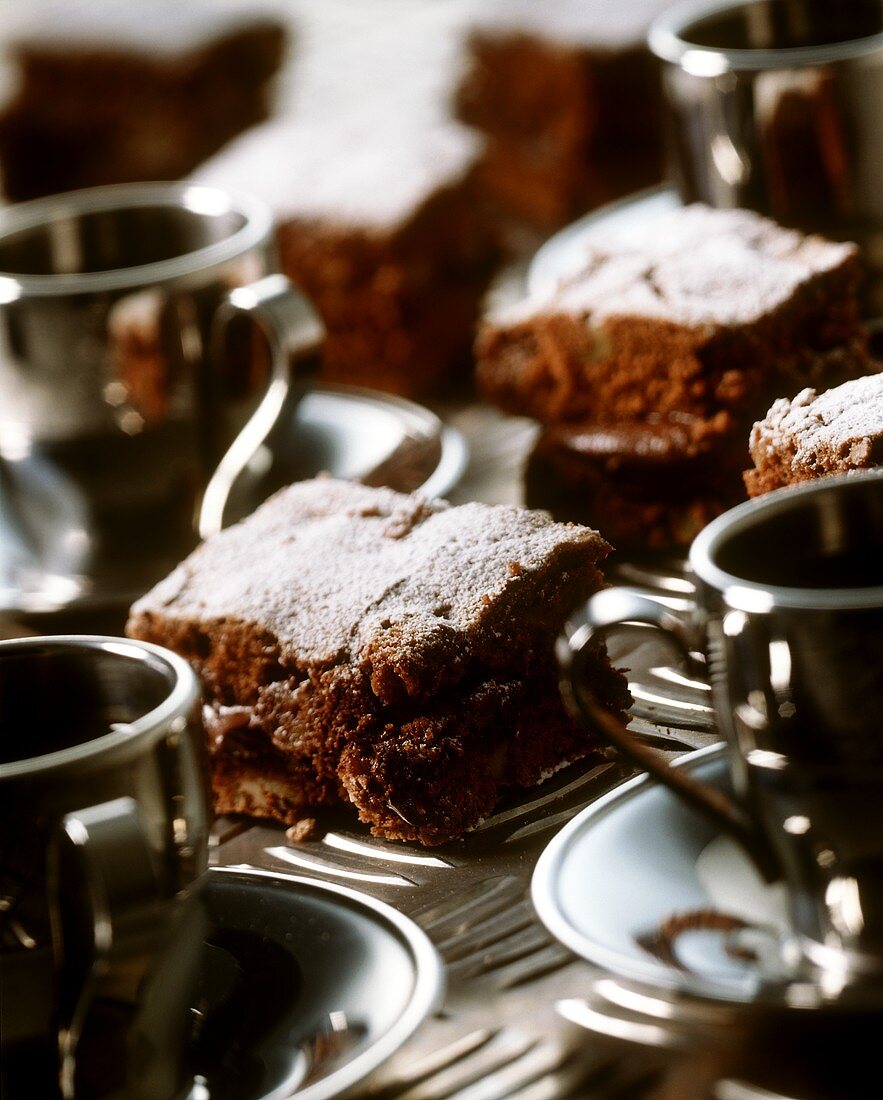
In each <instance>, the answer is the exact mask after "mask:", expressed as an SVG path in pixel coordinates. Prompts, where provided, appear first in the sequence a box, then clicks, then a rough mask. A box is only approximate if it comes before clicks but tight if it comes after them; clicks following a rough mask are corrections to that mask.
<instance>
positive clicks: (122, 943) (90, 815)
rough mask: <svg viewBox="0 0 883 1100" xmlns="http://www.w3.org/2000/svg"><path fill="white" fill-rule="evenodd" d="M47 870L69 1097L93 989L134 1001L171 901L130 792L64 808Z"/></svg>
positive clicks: (160, 942) (118, 1054)
mask: <svg viewBox="0 0 883 1100" xmlns="http://www.w3.org/2000/svg"><path fill="white" fill-rule="evenodd" d="M49 871H50V909H51V919H52V939H53V949H54V951H55V954H56V960H57V970H58V972H59V975H60V981H59V985H60V988H59V1009H60V1017H61V1018H60V1021H59V1024H60V1030H59V1056H60V1083H61V1089H62V1094H63V1095H64V1097H65V1098H67V1097H73V1096H74V1093H75V1078H76V1064H77V1048H78V1045H79V1043H80V1039H81V1037H82V1035H83V1031H84V1027H85V1024H86V1021H87V1018H88V1016H89V1012H90V1009H91V1007H92V1005H93V1002H94V1000H95V996H96V993H97V992H98V991H99V989H100V991H101V994H102V996H107V997H109V998H112V999H113V1000H114V1001H115V1002H121V1003H129V1004H132V1005H134V1003H135V1000H136V997H137V993H138V987H139V986H140V984H141V982H142V981H143V979H144V977H145V976H146V975H147V973H148V971H149V969H150V967H151V966H152V964H153V963H154V961H155V960H156V957H157V954H158V952H159V950H160V949H161V947H162V946H163V943H164V940H165V938H166V936H167V934H168V931H169V927H170V917H171V915H172V910H173V906H174V903H173V899H170V898H169V896H168V889H167V887H166V884H165V883H164V881H163V875H162V870H161V868H160V867H158V866H157V861H156V857H155V855H154V852H153V849H152V847H151V846H150V843H149V842H148V839H147V835H146V832H145V829H144V825H143V823H142V820H141V814H140V810H139V807H138V803H137V802H136V801H135V800H134V799H132V798H117V799H113V800H112V801H110V802H104V803H102V804H100V805H98V806H92V807H90V808H88V809H83V810H77V811H76V812H74V813H70V814H68V815H67V816H66V817H65V818H64V819H63V821H62V823H61V831H60V834H59V836H58V838H57V840H56V843H55V844H54V845H53V846H52V848H51V850H50V864H49ZM75 897H77V898H78V899H82V901H83V902H84V903H85V904H79V905H78V904H76V902H75V900H74V898H75ZM107 1056H108V1058H113V1057H119V1058H120V1059H122V1058H123V1057H124V1053H123V1051H119V1052H117V1051H113V1052H111V1051H108V1052H107Z"/></svg>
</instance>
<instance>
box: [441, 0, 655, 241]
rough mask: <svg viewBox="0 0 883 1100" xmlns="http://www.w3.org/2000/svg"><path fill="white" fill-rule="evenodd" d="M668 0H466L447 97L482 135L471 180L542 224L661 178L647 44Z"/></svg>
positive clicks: (502, 203)
mask: <svg viewBox="0 0 883 1100" xmlns="http://www.w3.org/2000/svg"><path fill="white" fill-rule="evenodd" d="M667 4H668V0H618V2H616V3H611V2H610V0H543V3H537V2H536V0H472V2H471V3H469V4H467V8H468V17H467V20H466V22H467V29H468V33H467V51H466V52H467V60H466V65H465V67H464V69H465V71H464V74H463V77H462V80H461V83H460V86H459V88H458V90H457V94H456V98H455V104H456V109H457V111H458V114H459V117H460V118H462V119H463V120H464V121H466V122H468V123H470V124H471V125H473V126H475V127H476V128H477V129H478V130H480V131H481V132H482V133H483V134H484V135H485V136H486V138H487V145H486V148H485V152H484V155H483V157H482V162H481V168H480V172H479V180H480V183H481V186H482V189H483V192H484V193H485V194H486V195H487V197H488V198H489V199H491V200H492V201H493V202H494V203H495V204H496V205H498V206H499V207H500V208H501V209H503V210H504V211H506V212H508V213H510V214H511V215H514V216H515V217H516V218H521V219H525V220H526V221H527V222H529V223H530V224H532V225H534V226H537V227H539V228H545V229H548V228H550V227H553V226H555V225H560V224H562V223H563V222H564V221H566V220H567V219H568V218H570V217H573V216H574V215H575V214H577V213H579V212H580V211H583V210H587V209H589V208H591V207H592V206H597V205H598V204H599V203H602V202H608V201H610V200H611V199H614V198H616V197H618V196H620V195H625V194H628V193H629V192H631V191H635V190H638V189H640V188H641V187H647V186H649V185H650V184H652V183H655V182H656V181H658V180H660V179H661V178H662V119H661V114H660V109H659V104H660V102H661V88H660V84H659V74H658V68H657V65H656V64H655V62H654V59H653V58H652V57H651V55H650V51H649V50H648V48H647V45H646V37H647V31H648V28H649V26H650V23H651V21H652V20H653V18H654V16H656V15H658V14H659V12H660V11H662V10H663V9H664V8H665V7H666V6H667Z"/></svg>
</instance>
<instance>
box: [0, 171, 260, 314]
mask: <svg viewBox="0 0 883 1100" xmlns="http://www.w3.org/2000/svg"><path fill="white" fill-rule="evenodd" d="M149 206H167V207H170V208H177V209H182V208H183V209H186V210H190V211H191V212H192V213H194V214H222V213H226V212H228V211H231V212H236V213H240V214H241V215H242V216H243V217H244V218H245V223H244V225H243V226H242V227H241V228H240V229H237V230H236V231H235V232H233V233H231V234H230V236H228V237H225V238H224V240H222V241H215V242H214V243H212V244H208V245H204V246H203V247H201V248H197V249H193V250H192V251H190V252H183V253H181V255H179V256H172V257H170V258H169V259H165V260H155V261H153V262H152V263H146V264H137V265H135V266H132V267H118V268H110V269H109V270H107V271H86V272H69V273H58V274H47V275H33V274H27V273H24V272H15V271H4V270H2V269H0V305H4V304H7V303H9V302H13V301H15V300H16V299H18V298H20V297H24V296H30V297H54V296H58V295H70V294H89V293H97V292H102V291H114V290H131V289H132V288H134V287H142V286H148V285H152V284H154V283H162V282H168V281H172V280H175V279H179V278H181V277H186V276H189V275H193V274H195V273H198V272H201V271H207V270H210V269H212V268H214V267H216V266H217V265H219V264H223V263H227V262H229V261H230V260H234V259H236V258H237V257H239V256H242V255H243V254H245V253H246V252H249V251H250V250H251V249H252V248H254V247H256V246H258V245H260V244H262V243H263V242H264V241H266V240H267V239H268V238H269V237H270V235H271V233H272V229H273V214H272V211H271V210H270V208H269V206H267V205H266V204H265V203H264V202H262V201H261V200H260V199H258V198H255V197H254V196H253V195H246V194H242V193H238V192H233V191H227V190H224V189H222V188H220V187H214V186H208V185H206V184H202V183H187V182H181V183H174V182H173V183H120V184H113V185H109V186H104V187H89V188H86V189H84V190H81V191H69V192H66V193H64V194H61V195H49V196H47V197H46V198H41V199H33V200H31V201H30V202H23V203H17V204H15V205H13V206H10V207H8V208H7V209H5V210H2V211H0V243H2V241H3V240H4V239H5V238H6V237H7V236H8V235H10V234H13V233H18V232H21V231H23V230H27V229H34V228H36V227H38V226H40V225H49V224H51V223H52V222H57V221H60V220H61V219H63V218H71V217H79V216H81V215H83V214H93V213H98V212H101V211H105V210H122V209H125V208H127V207H131V208H138V207H149Z"/></svg>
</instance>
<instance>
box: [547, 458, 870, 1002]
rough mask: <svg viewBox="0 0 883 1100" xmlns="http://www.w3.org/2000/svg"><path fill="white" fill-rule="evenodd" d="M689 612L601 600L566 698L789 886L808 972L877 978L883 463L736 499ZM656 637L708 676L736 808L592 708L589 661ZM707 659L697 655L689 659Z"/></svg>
mask: <svg viewBox="0 0 883 1100" xmlns="http://www.w3.org/2000/svg"><path fill="white" fill-rule="evenodd" d="M689 561H690V566H691V569H692V571H693V574H694V577H695V581H696V608H695V611H694V612H693V613H692V615H691V616H689V617H687V618H681V617H678V616H676V615H674V614H673V613H672V612H670V611H668V610H667V609H666V608H664V607H663V606H662V605H661V604H660V603H658V602H656V601H654V600H652V599H650V598H648V596H647V595H645V594H642V593H641V592H640V590H637V589H631V588H609V589H606V590H605V591H603V592H600V593H598V594H596V595H595V596H593V597H592V598H591V599H590V600H589V603H588V605H587V606H586V608H585V609H584V612H583V613H582V614H581V616H580V617H579V618H578V619H577V620H575V621H574V622H573V623H572V624H571V626H570V628H569V629H568V632H567V636H566V637H565V638H562V640H561V642H560V643H559V657H560V659H561V662H562V687H563V690H564V693H565V697H566V699H567V701H568V703H569V705H570V706H571V708H572V709H573V710H574V712H575V713H576V714H577V715H579V716H580V717H581V718H582V719H583V720H584V721H588V722H589V723H590V724H592V725H593V726H594V727H596V728H598V729H600V732H601V733H602V734H603V735H604V736H606V737H607V739H608V740H610V741H611V742H612V743H613V744H615V745H616V746H617V747H618V748H619V749H621V750H622V751H623V752H624V753H625V754H626V755H627V756H628V757H629V758H631V759H632V760H633V761H634V762H636V763H637V764H638V765H639V766H640V767H642V768H644V769H646V770H648V771H650V772H651V773H652V774H653V775H654V776H655V777H656V778H657V779H659V780H660V781H661V782H663V783H665V784H667V785H668V786H669V787H671V788H672V790H674V791H675V793H677V794H678V795H679V796H681V797H682V798H684V799H685V800H687V801H688V802H689V803H690V804H691V805H692V806H693V807H694V808H696V809H698V810H700V811H701V812H703V813H705V814H706V815H709V816H711V817H712V818H713V819H714V820H715V821H716V822H718V823H719V824H721V825H722V826H723V827H724V828H725V829H727V830H728V831H729V832H731V833H732V834H734V835H735V836H736V837H737V838H738V839H739V840H741V841H742V842H743V844H744V845H745V846H746V847H747V848H748V850H749V852H750V853H751V854H752V855H753V856H754V858H755V860H756V862H757V863H758V865H759V866H760V868H761V870H762V871H763V872H764V873H765V874H766V876H767V877H768V878H769V879H773V878H776V877H782V878H784V880H785V883H786V885H787V887H788V892H789V896H790V904H791V916H792V923H793V929H794V933H795V939H796V942H797V943H798V945H799V946H800V948H801V950H802V953H803V956H804V957H805V958H806V959H808V960H809V961H810V963H811V964H814V965H817V966H819V967H823V968H826V969H827V970H828V971H829V972H830V973H835V972H836V973H838V974H840V975H843V976H845V978H849V977H850V976H851V975H853V976H855V977H856V978H858V976H860V975H862V974H868V973H870V974H872V975H874V976H875V977H874V979H873V980H874V981H875V982H876V983H879V982H880V981H881V980H883V719H881V714H883V471H876V472H872V473H863V474H855V475H849V476H846V477H838V478H830V479H823V480H820V481H816V482H812V483H809V484H806V485H804V486H800V487H797V488H791V489H785V490H780V491H779V492H776V493H771V494H769V495H767V496H763V497H760V498H758V499H756V500H752V501H749V502H747V503H745V504H741V505H739V506H738V507H736V508H733V509H732V510H731V511H729V512H727V513H726V514H725V515H723V516H721V517H720V518H718V519H716V520H715V521H714V522H713V523H711V524H710V525H709V526H708V527H706V528H705V530H704V531H702V532H701V533H700V534H699V535H698V537H697V538H696V539H695V541H694V542H693V545H692V547H691V549H690V557H689ZM626 622H629V623H645V624H649V625H651V626H653V627H656V628H658V629H659V630H662V631H663V632H664V633H665V634H666V636H667V637H668V638H669V639H671V640H672V641H673V642H674V643H676V645H677V646H678V647H679V649H680V651H681V653H682V654H686V655H687V659H688V661H689V662H690V663H691V664H692V665H694V666H695V668H696V670H697V672H696V674H697V675H699V676H703V675H704V676H706V677H707V678H708V680H709V681H710V683H711V688H712V694H713V702H714V710H715V715H716V719H717V723H718V728H719V729H720V732H721V733H722V734H723V735H724V737H725V738H726V741H727V743H728V746H729V764H730V771H731V776H732V781H733V786H734V791H735V795H734V797H733V798H732V799H730V798H728V797H726V796H724V795H723V794H721V793H720V792H719V791H715V790H711V789H708V788H705V787H704V786H702V785H701V784H700V783H699V782H698V781H696V780H695V779H693V778H691V777H690V776H687V775H685V774H684V773H683V769H672V768H670V767H669V766H668V764H667V763H666V761H665V760H664V759H663V758H662V757H660V756H659V755H658V754H656V753H655V752H653V750H651V749H648V748H646V747H643V746H639V745H637V744H636V743H635V742H634V741H633V740H632V739H631V737H630V736H629V734H628V733H627V732H626V730H625V729H624V728H623V727H622V726H621V725H620V724H619V723H618V722H616V721H614V720H613V719H611V718H610V717H609V716H608V715H606V714H605V713H604V712H603V711H600V710H599V708H598V707H597V705H596V704H594V703H593V701H592V699H591V697H590V695H589V694H588V692H587V691H586V690H585V688H584V687H583V683H582V655H583V654H584V653H586V652H587V647H591V645H592V644H593V639H595V638H596V637H597V636H600V635H603V633H604V632H605V631H606V630H608V629H609V628H610V627H612V626H614V625H616V624H621V623H626ZM697 652H698V653H701V654H702V655H703V660H701V661H700V660H698V659H697V657H696V654H697Z"/></svg>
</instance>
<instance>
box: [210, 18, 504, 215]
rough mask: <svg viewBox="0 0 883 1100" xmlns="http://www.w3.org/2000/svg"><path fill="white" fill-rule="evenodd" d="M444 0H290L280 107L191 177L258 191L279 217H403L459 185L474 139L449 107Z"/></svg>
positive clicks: (451, 58)
mask: <svg viewBox="0 0 883 1100" xmlns="http://www.w3.org/2000/svg"><path fill="white" fill-rule="evenodd" d="M447 7H448V6H447V5H446V4H438V5H436V4H424V3H420V4H416V3H407V2H403V0H385V2H384V3H383V4H381V5H379V6H378V5H376V4H361V3H358V2H353V0H349V2H346V3H342V2H340V0H321V2H319V3H317V2H316V0H290V4H289V8H288V10H289V11H290V14H291V18H292V24H293V27H294V34H295V37H296V40H297V58H296V63H295V64H294V65H292V66H291V68H290V70H289V71H288V73H287V74H286V80H285V82H284V83H283V85H282V87H281V88H280V92H279V112H278V114H279V117H278V118H276V119H274V120H271V121H270V122H268V123H266V124H265V125H263V126H260V127H256V128H255V129H253V130H251V131H249V132H248V133H246V134H244V135H242V136H241V137H240V138H238V139H237V140H235V141H233V142H231V143H230V144H229V145H228V146H226V147H225V148H224V149H222V150H221V151H220V153H218V154H217V155H216V156H215V157H213V158H212V159H211V160H209V161H208V162H207V163H206V164H205V165H203V166H202V167H201V168H199V169H198V170H197V172H196V173H195V178H196V179H198V180H199V181H200V182H205V183H211V184H216V185H217V186H220V187H226V188H228V189H232V190H238V191H245V192H247V193H250V194H254V195H257V196H259V197H261V198H263V199H264V201H266V202H268V203H269V204H270V206H271V207H272V208H273V210H274V211H275V213H276V214H277V216H279V217H280V218H282V219H294V218H298V219H304V220H312V221H329V222H331V223H333V224H334V225H335V226H344V227H346V226H351V227H353V228H361V227H366V228H370V229H389V228H390V227H396V226H398V225H401V224H403V223H406V222H407V221H408V220H409V219H411V218H412V217H413V216H414V215H415V214H416V213H418V212H419V211H420V210H421V208H422V207H423V205H424V204H425V203H426V202H427V201H428V200H429V199H431V198H432V197H433V196H434V195H435V194H436V193H437V192H438V191H439V190H440V189H442V188H447V187H452V186H456V185H458V184H459V183H461V182H462V180H463V179H464V178H466V177H467V176H468V175H469V173H470V172H471V171H472V169H473V168H474V167H475V164H476V162H477V161H478V158H479V156H480V154H481V152H482V150H483V148H484V142H483V139H482V138H481V136H480V135H479V134H477V133H476V132H475V131H474V130H472V129H470V128H469V127H467V126H464V125H463V124H462V123H459V122H457V121H456V120H455V119H454V118H453V117H452V114H451V108H450V100H451V97H452V95H453V91H454V88H455V87H456V85H457V82H458V80H459V74H460V66H461V64H462V57H463V46H462V30H461V28H460V26H459V24H458V21H457V20H456V19H454V18H453V17H452V15H451V14H449V13H448V10H447Z"/></svg>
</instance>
